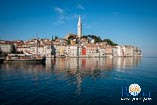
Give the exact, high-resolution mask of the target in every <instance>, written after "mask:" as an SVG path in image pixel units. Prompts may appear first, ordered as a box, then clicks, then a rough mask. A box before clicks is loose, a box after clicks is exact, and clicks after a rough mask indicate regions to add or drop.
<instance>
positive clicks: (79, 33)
mask: <svg viewBox="0 0 157 105" xmlns="http://www.w3.org/2000/svg"><path fill="white" fill-rule="evenodd" d="M77 35H78V37H79V38H81V36H82V22H81V16H79V19H78V24H77Z"/></svg>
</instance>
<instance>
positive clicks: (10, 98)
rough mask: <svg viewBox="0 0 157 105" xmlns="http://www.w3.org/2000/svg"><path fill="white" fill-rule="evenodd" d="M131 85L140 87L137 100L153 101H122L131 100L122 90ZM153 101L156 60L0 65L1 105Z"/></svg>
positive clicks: (156, 96)
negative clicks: (147, 98) (145, 98)
mask: <svg viewBox="0 0 157 105" xmlns="http://www.w3.org/2000/svg"><path fill="white" fill-rule="evenodd" d="M133 83H136V84H138V85H139V86H140V87H141V93H140V94H139V96H136V98H137V97H138V98H141V99H142V98H143V97H144V96H145V97H151V98H152V100H151V101H145V102H142V101H133V102H132V101H126V100H121V98H125V97H128V98H134V97H131V96H127V95H129V93H128V94H127V91H125V94H124V91H123V89H125V88H128V87H129V85H130V84H133ZM147 93H149V96H148V94H147ZM122 94H124V95H122ZM156 99H157V58H139V57H137V58H132V57H130V58H81V59H77V58H59V59H58V58H57V59H56V60H52V59H47V61H46V64H45V65H42V64H31V63H24V62H14V63H12V64H0V105H107V104H108V105H112V104H115V105H118V104H124V105H126V104H131V105H132V104H146V105H151V104H154V105H155V103H156V102H157V101H156ZM156 105H157V104H156Z"/></svg>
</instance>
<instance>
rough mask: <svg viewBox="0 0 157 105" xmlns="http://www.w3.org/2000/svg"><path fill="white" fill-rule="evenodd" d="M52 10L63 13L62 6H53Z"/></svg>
mask: <svg viewBox="0 0 157 105" xmlns="http://www.w3.org/2000/svg"><path fill="white" fill-rule="evenodd" d="M54 10H55V11H56V12H57V13H59V14H63V13H64V10H63V9H62V8H59V7H55V8H54Z"/></svg>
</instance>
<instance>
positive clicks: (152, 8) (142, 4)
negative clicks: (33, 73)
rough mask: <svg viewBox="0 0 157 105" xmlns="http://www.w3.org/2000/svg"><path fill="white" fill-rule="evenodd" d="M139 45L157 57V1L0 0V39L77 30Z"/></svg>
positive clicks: (144, 51) (146, 53) (64, 33)
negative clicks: (80, 21)
mask: <svg viewBox="0 0 157 105" xmlns="http://www.w3.org/2000/svg"><path fill="white" fill-rule="evenodd" d="M79 15H81V17H82V21H83V34H84V35H87V34H96V35H99V36H100V37H101V38H109V39H111V40H113V41H115V42H116V43H118V44H128V45H136V46H138V47H140V48H141V49H142V51H143V55H145V56H157V47H156V45H157V1H156V0H0V39H3V40H18V39H20V40H27V39H32V38H34V37H35V36H36V35H38V37H42V38H51V35H52V34H53V35H56V36H58V37H63V36H65V35H66V34H67V33H70V32H71V33H76V32H77V27H76V26H77V21H78V16H79Z"/></svg>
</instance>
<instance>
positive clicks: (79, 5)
mask: <svg viewBox="0 0 157 105" xmlns="http://www.w3.org/2000/svg"><path fill="white" fill-rule="evenodd" d="M77 8H78V9H81V10H85V8H84V7H83V6H82V5H81V4H78V5H77Z"/></svg>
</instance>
